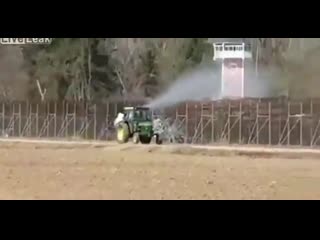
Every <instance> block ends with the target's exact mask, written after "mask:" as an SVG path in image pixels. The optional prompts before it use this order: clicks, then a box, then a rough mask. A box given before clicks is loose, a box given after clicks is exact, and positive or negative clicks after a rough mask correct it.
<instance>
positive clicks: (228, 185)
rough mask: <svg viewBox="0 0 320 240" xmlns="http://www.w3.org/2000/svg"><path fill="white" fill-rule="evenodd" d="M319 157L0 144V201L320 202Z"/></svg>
mask: <svg viewBox="0 0 320 240" xmlns="http://www.w3.org/2000/svg"><path fill="white" fill-rule="evenodd" d="M319 156H320V155H313V156H307V155H305V154H304V155H301V156H298V155H297V154H291V155H276V156H274V155H273V156H271V155H270V154H269V155H268V154H266V153H264V154H258V153H250V154H248V153H247V154H243V153H242V154H240V153H239V152H230V151H224V152H223V151H220V152H219V151H216V150H212V151H208V150H201V149H197V150H196V149H190V148H187V147H177V146H162V147H157V146H142V147H140V146H139V147H137V146H133V145H131V144H126V145H117V144H109V145H105V146H104V145H95V146H93V145H91V144H83V145H76V144H68V145H65V144H36V143H5V142H2V143H1V144H0V183H1V184H0V199H320V157H319Z"/></svg>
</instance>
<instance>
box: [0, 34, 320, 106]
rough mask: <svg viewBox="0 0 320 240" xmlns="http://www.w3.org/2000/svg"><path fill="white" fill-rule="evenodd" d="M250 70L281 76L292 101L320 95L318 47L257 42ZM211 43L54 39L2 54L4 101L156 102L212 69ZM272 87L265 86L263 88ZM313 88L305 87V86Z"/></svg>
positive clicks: (315, 42)
mask: <svg viewBox="0 0 320 240" xmlns="http://www.w3.org/2000/svg"><path fill="white" fill-rule="evenodd" d="M244 40H245V41H248V42H250V43H251V46H252V52H253V65H254V66H255V67H256V70H257V74H258V72H259V69H262V68H268V67H270V68H274V69H277V70H279V72H280V73H281V74H280V75H279V76H281V77H279V80H278V81H279V84H287V85H288V86H290V87H288V89H291V90H290V91H291V92H292V94H294V93H295V89H298V90H299V91H297V92H298V93H299V94H301V93H302V92H303V94H304V95H312V94H318V93H317V92H318V91H315V89H316V88H317V87H318V85H319V84H318V82H319V81H318V80H317V76H318V71H319V67H318V66H317V62H318V61H317V60H318V56H319V54H318V53H319V51H318V48H320V41H319V39H290V38H252V39H244ZM212 41H215V39H209V38H56V39H53V42H52V44H50V45H32V46H31V45H28V46H26V45H25V46H21V47H15V46H12V47H8V46H0V71H1V74H0V98H1V99H5V100H26V99H29V100H35V101H40V100H58V99H59V100H62V99H66V100H73V101H81V100H86V101H97V100H98V101H103V100H106V99H109V98H122V99H123V98H128V99H130V98H138V97H148V98H152V97H154V96H156V95H157V94H159V93H160V92H161V91H162V90H163V89H164V88H165V87H167V86H168V85H170V83H171V82H172V81H174V80H175V79H176V77H177V76H179V74H181V73H182V72H183V71H185V70H186V69H190V68H193V67H195V66H197V65H199V64H201V63H205V62H207V63H212V54H213V53H212V51H213V50H212V46H211V44H210V42H212ZM266 81H268V80H266ZM306 81H308V84H306Z"/></svg>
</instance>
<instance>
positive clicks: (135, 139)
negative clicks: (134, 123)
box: [132, 133, 140, 144]
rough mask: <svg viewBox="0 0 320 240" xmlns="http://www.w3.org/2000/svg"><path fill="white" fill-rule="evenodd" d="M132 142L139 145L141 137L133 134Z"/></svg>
mask: <svg viewBox="0 0 320 240" xmlns="http://www.w3.org/2000/svg"><path fill="white" fill-rule="evenodd" d="M132 141H133V143H134V144H138V143H139V142H140V136H139V134H138V133H134V134H133V137H132Z"/></svg>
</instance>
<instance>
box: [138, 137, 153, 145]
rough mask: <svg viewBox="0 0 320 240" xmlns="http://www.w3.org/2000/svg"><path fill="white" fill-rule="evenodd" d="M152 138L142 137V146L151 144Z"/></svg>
mask: <svg viewBox="0 0 320 240" xmlns="http://www.w3.org/2000/svg"><path fill="white" fill-rule="evenodd" d="M151 140H152V138H151V137H147V136H140V142H141V143H142V144H150V143H151Z"/></svg>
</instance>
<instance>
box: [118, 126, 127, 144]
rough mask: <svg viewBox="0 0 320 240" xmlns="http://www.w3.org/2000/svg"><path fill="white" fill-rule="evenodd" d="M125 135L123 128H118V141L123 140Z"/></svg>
mask: <svg viewBox="0 0 320 240" xmlns="http://www.w3.org/2000/svg"><path fill="white" fill-rule="evenodd" d="M124 136H125V131H124V129H123V128H121V129H118V133H117V138H118V140H119V141H123V140H124Z"/></svg>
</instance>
